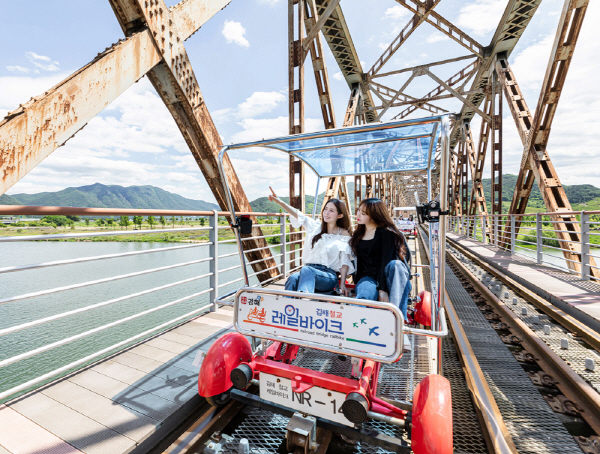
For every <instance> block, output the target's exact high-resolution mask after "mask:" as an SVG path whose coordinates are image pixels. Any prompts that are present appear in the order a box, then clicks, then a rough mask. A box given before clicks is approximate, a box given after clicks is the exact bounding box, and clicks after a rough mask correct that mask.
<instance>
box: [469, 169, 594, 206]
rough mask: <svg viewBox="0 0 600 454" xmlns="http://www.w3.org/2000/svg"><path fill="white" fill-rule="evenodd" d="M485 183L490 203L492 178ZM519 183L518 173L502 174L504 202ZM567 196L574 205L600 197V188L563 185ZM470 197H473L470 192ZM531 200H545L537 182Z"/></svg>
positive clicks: (507, 200) (536, 203)
mask: <svg viewBox="0 0 600 454" xmlns="http://www.w3.org/2000/svg"><path fill="white" fill-rule="evenodd" d="M482 183H483V192H484V193H485V199H486V202H487V203H488V205H489V204H490V200H491V198H490V191H491V179H489V178H484V179H483V180H482ZM516 184H517V175H511V174H504V175H502V201H503V202H511V201H512V197H513V194H514V192H515V186H516ZM470 188H471V181H469V191H470ZM563 188H564V189H565V192H566V194H567V197H568V198H569V202H571V204H572V205H575V204H581V203H588V202H591V201H592V200H594V199H595V198H597V197H600V188H597V187H596V186H592V185H591V184H576V185H571V186H568V185H563ZM469 197H471V195H470V193H469ZM529 202H530V203H532V206H533V205H535V206H537V205H539V204H541V205H540V206H543V204H544V202H543V199H542V194H541V193H540V189H539V187H538V185H537V183H534V184H533V189H532V191H531V196H530V197H529Z"/></svg>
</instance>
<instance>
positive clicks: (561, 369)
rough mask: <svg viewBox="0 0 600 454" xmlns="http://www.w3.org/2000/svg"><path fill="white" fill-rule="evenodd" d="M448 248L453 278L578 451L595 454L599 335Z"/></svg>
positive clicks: (599, 448)
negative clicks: (522, 371)
mask: <svg viewBox="0 0 600 454" xmlns="http://www.w3.org/2000/svg"><path fill="white" fill-rule="evenodd" d="M447 250H448V252H449V253H448V254H447V261H448V265H449V266H450V269H451V270H452V271H453V273H454V275H455V276H456V277H457V278H458V279H459V281H460V283H461V284H462V285H463V287H464V288H465V290H466V291H467V292H468V293H469V295H470V297H471V298H472V300H473V301H474V302H475V304H476V307H477V308H478V309H479V311H480V312H481V314H482V315H483V316H484V317H485V319H486V320H488V322H489V324H490V326H491V327H492V328H493V329H494V330H495V331H496V333H497V334H498V335H499V336H500V338H501V339H502V341H503V343H504V344H505V345H506V346H507V348H508V349H509V351H510V352H511V354H512V355H513V356H514V358H515V359H516V360H517V361H518V362H519V363H520V364H521V366H522V368H523V370H524V371H525V372H526V374H527V376H528V378H529V379H530V380H531V382H532V384H534V385H535V387H536V388H537V389H538V391H539V393H540V394H541V395H542V396H543V398H544V400H545V401H546V402H547V404H548V405H549V406H550V408H552V410H553V411H554V412H556V413H557V414H558V415H559V419H560V420H561V421H562V422H563V424H564V426H565V428H567V430H568V431H569V433H570V434H571V435H572V436H573V438H574V440H575V441H576V442H577V443H578V445H579V447H580V448H581V450H582V451H583V452H585V453H586V454H597V453H599V452H600V438H598V434H599V433H600V394H599V392H600V374H599V372H598V368H597V367H595V365H600V364H599V363H600V355H599V354H598V352H599V347H600V335H599V334H598V333H597V332H595V331H594V330H593V329H591V328H590V327H589V326H587V325H585V324H584V323H582V322H581V321H579V320H576V319H575V318H573V317H572V316H571V315H569V314H566V313H565V312H564V311H562V310H560V309H559V308H556V307H555V306H553V305H552V304H550V303H548V302H547V301H545V300H544V299H542V298H541V297H539V296H538V295H536V294H535V293H533V292H532V291H530V290H528V289H527V288H525V287H524V286H522V285H521V284H519V283H518V282H516V281H514V280H513V279H511V278H510V277H509V276H506V275H505V274H503V273H502V272H501V271H500V270H498V269H496V268H494V267H492V266H490V265H489V264H488V263H487V262H485V261H483V260H480V259H479V258H478V257H477V256H475V255H474V254H472V253H470V252H469V251H468V250H466V249H464V248H462V247H461V246H460V245H459V244H457V243H455V242H452V241H448V249H447ZM594 369H595V370H594ZM567 452H568V451H567Z"/></svg>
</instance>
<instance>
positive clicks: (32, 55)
mask: <svg viewBox="0 0 600 454" xmlns="http://www.w3.org/2000/svg"><path fill="white" fill-rule="evenodd" d="M25 55H26V56H27V58H29V59H30V60H42V61H50V57H46V56H45V55H38V54H36V53H35V52H25Z"/></svg>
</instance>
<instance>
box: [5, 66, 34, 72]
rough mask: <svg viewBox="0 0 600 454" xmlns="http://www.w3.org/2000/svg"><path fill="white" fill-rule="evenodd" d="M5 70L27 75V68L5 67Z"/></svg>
mask: <svg viewBox="0 0 600 454" xmlns="http://www.w3.org/2000/svg"><path fill="white" fill-rule="evenodd" d="M6 69H8V70H9V71H13V72H15V71H16V72H20V73H28V72H29V69H28V68H23V67H22V66H18V65H15V66H7V67H6Z"/></svg>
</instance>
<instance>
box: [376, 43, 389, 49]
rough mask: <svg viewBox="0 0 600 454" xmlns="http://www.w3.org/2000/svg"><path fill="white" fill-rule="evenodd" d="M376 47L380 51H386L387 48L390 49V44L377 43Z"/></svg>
mask: <svg viewBox="0 0 600 454" xmlns="http://www.w3.org/2000/svg"><path fill="white" fill-rule="evenodd" d="M378 47H379V48H380V49H381V50H386V49H387V48H388V47H390V43H379V44H378Z"/></svg>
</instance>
